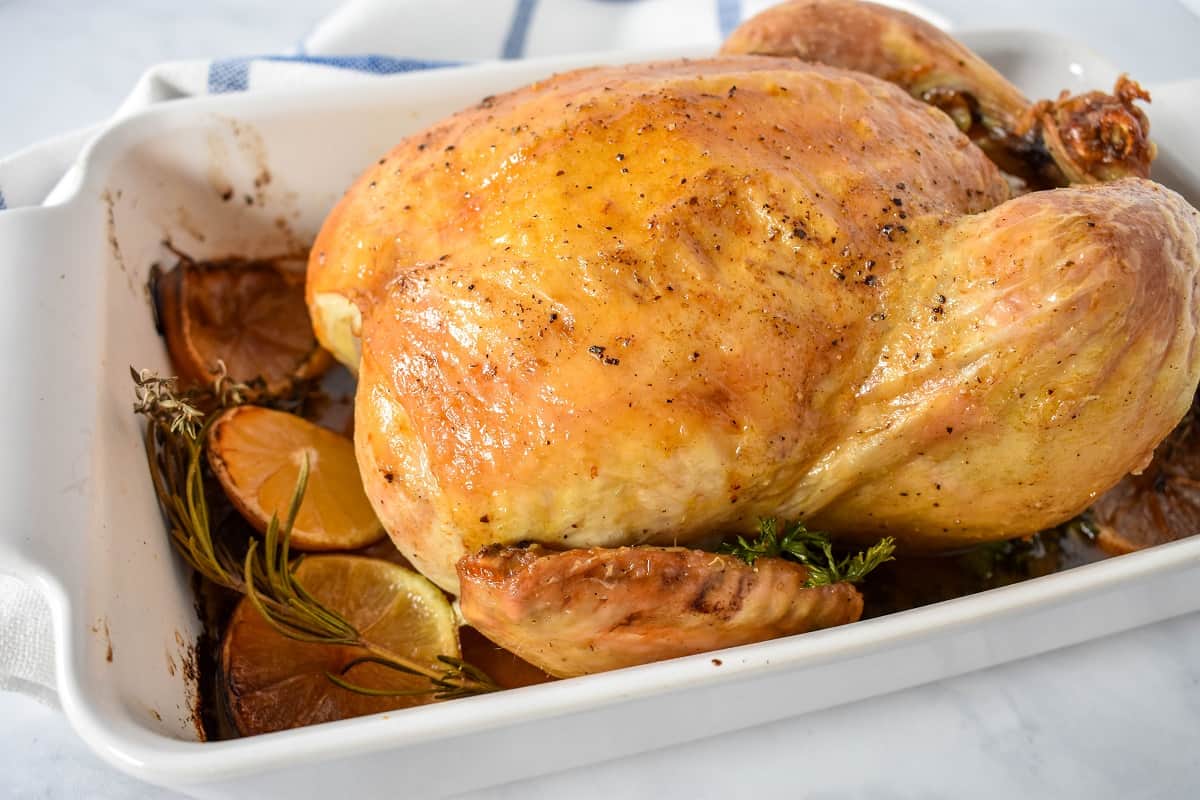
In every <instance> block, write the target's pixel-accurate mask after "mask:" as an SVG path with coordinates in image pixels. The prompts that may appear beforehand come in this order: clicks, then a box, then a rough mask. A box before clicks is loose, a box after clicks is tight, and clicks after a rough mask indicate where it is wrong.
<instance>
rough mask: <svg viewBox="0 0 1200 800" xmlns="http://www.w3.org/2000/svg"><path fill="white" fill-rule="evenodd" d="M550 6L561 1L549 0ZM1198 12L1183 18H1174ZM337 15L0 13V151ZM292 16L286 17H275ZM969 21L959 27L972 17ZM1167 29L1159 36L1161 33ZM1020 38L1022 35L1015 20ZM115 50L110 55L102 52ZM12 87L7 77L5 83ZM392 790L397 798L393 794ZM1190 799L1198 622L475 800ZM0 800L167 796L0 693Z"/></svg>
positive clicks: (216, 5)
mask: <svg viewBox="0 0 1200 800" xmlns="http://www.w3.org/2000/svg"><path fill="white" fill-rule="evenodd" d="M545 1H546V2H554V0H545ZM1189 4H1190V5H1191V6H1192V7H1195V3H1191V2H1189V3H1185V4H1184V5H1189ZM335 5H337V4H336V2H335V1H334V0H289V2H287V3H286V4H285V3H283V2H282V0H279V1H278V2H275V3H271V2H267V0H254V1H253V2H240V1H239V0H203V2H194V0H192V1H191V2H181V1H178V0H169V1H167V0H110V2H106V3H89V2H84V1H83V0H0V71H2V73H3V74H4V75H5V76H6V78H5V80H4V81H3V83H2V84H0V106H2V107H3V108H4V109H6V112H7V113H6V114H5V121H4V124H3V125H0V154H7V153H10V152H12V151H14V150H16V149H18V148H20V147H23V146H25V145H28V144H30V143H32V142H34V141H37V140H39V139H42V138H44V137H46V136H49V135H52V134H55V133H59V132H62V131H64V130H67V129H71V128H76V127H80V126H82V125H85V124H88V123H91V122H94V121H96V120H98V119H101V118H103V117H104V116H106V115H107V114H108V113H110V112H111V111H112V109H114V108H115V107H116V105H117V104H118V103H119V102H120V100H121V98H122V97H123V96H124V94H125V93H126V92H127V91H128V89H129V88H130V87H131V86H132V85H133V83H134V81H135V80H136V78H137V76H138V75H139V74H140V73H141V72H142V71H143V70H144V69H145V68H146V67H147V66H149V65H151V64H153V63H155V62H159V61H164V60H172V59H179V58H191V57H219V56H231V55H243V54H247V53H264V52H280V51H286V50H288V49H289V48H290V47H291V46H292V44H293V43H295V42H296V41H298V40H299V39H300V38H301V37H303V35H304V34H305V33H306V32H307V31H308V30H310V29H311V28H312V26H313V25H314V24H315V22H316V21H317V20H318V19H320V18H321V17H322V16H324V15H325V14H327V13H328V12H329V11H330V10H331V9H332V8H333V7H334V6H335ZM925 5H927V6H930V7H932V8H934V9H936V10H937V11H939V12H941V13H943V14H945V15H946V16H947V17H949V18H951V19H952V20H955V21H958V22H962V23H964V24H967V25H978V26H991V27H995V26H1002V27H1014V26H1016V23H1015V22H1014V20H1021V19H1036V20H1037V22H1036V26H1037V27H1042V28H1045V29H1049V30H1054V31H1056V32H1059V33H1063V34H1067V35H1072V36H1074V37H1075V38H1078V39H1082V40H1085V41H1089V42H1092V43H1093V46H1094V47H1095V48H1096V49H1097V50H1099V51H1100V52H1101V53H1103V54H1104V55H1105V56H1107V57H1108V58H1109V59H1110V60H1111V61H1112V62H1113V63H1117V64H1120V65H1121V66H1122V67H1125V68H1128V69H1130V70H1131V71H1135V73H1136V74H1137V75H1138V77H1143V78H1145V79H1147V80H1149V81H1155V80H1166V79H1170V78H1174V77H1190V76H1196V75H1200V49H1198V48H1196V47H1194V46H1187V42H1189V41H1190V42H1195V41H1197V40H1200V17H1193V16H1191V15H1190V14H1187V13H1181V12H1183V10H1184V6H1183V5H1180V4H1178V3H1174V2H1168V0H1161V2H1155V3H1151V4H1147V7H1146V8H1145V9H1140V10H1139V11H1138V15H1137V16H1138V18H1137V19H1130V18H1129V16H1128V13H1127V10H1124V11H1122V12H1121V13H1122V20H1123V21H1122V23H1121V25H1119V26H1118V25H1114V24H1112V15H1111V14H1105V13H1104V11H1105V9H1107V10H1108V11H1110V12H1113V13H1117V11H1118V9H1120V8H1121V7H1120V6H1118V5H1117V4H1116V3H1104V2H1099V1H1098V0H1087V1H1086V2H1085V0H1067V1H1066V2H1056V3H1044V2H1034V0H1015V2H1010V3H1005V4H998V3H992V4H987V3H969V2H966V0H926V2H925ZM283 9H286V12H285V11H284V10H283ZM964 15H966V17H967V19H965V20H964V18H963V17H964ZM1166 19H1170V20H1172V22H1171V24H1169V25H1163V24H1161V23H1162V21H1163V20H1166ZM1026 26H1028V25H1026ZM114 42H119V43H120V45H119V46H114ZM17 76H19V77H17ZM397 789H398V792H397V793H398V794H402V789H403V785H402V783H398V785H397ZM1198 791H1200V614H1192V615H1188V616H1185V617H1181V618H1178V619H1175V620H1170V621H1167V622H1163V623H1160V624H1157V625H1153V626H1149V627H1146V628H1142V629H1139V630H1136V631H1131V632H1128V633H1125V634H1121V635H1117V636H1113V637H1109V638H1106V639H1101V640H1098V641H1095V642H1091V643H1088V644H1084V645H1080V646H1077V647H1072V648H1068V649H1065V650H1060V651H1057V652H1053V653H1049V654H1046V655H1042V656H1039V657H1036V658H1032V659H1027V660H1025V661H1021V662H1016V663H1013V664H1009V665H1005V666H1001V667H997V668H993V669H989V670H985V671H982V672H977V673H974V674H971V675H966V676H963V677H959V678H955V679H951V680H946V681H941V682H938V683H934V684H930V685H927V686H923V687H918V688H915V689H910V690H907V691H903V692H898V693H894V694H891V695H887V696H885V697H881V698H876V699H873V700H869V701H863V702H860V703H855V704H851V705H846V706H842V707H839V708H835V709H830V710H827V711H823V712H818V713H813V714H808V715H804V716H802V717H797V718H794V719H790V720H786V721H783V722H779V723H775V724H772V725H766V726H762V727H758V728H754V729H751V730H748V731H743V732H741V733H738V734H736V735H732V736H726V737H720V738H714V739H709V740H703V741H700V742H695V743H692V744H687V745H681V746H676V747H670V748H666V749H663V750H658V751H654V752H650V753H645V754H643V755H640V756H637V757H634V758H628V759H622V760H620V761H615V762H609V763H605V764H601V765H597V766H593V767H587V768H581V769H576V770H571V771H568V772H562V773H558V774H553V775H550V776H547V777H543V778H538V779H534V780H531V781H525V782H521V783H519V784H512V785H509V786H505V787H500V788H496V789H492V790H489V791H486V792H480V793H477V794H475V795H472V796H473V797H503V798H508V797H511V798H541V797H545V798H563V797H571V798H591V797H595V798H600V797H604V798H612V797H629V798H642V797H644V798H659V797H683V796H687V797H701V798H703V797H743V796H753V795H757V796H763V797H777V796H789V797H791V796H806V797H813V798H856V797H864V798H910V797H911V798H936V797H946V798H960V797H982V798H990V797H995V798H1010V797H1054V798H1092V797H1139V798H1178V797H1188V796H1194V795H1196V794H1197V792H1198ZM0 796H5V797H22V798H23V797H39V798H76V797H99V798H134V797H138V798H143V797H175V796H177V795H174V794H172V793H169V792H165V791H163V790H159V789H156V788H154V787H151V786H148V785H146V784H143V783H141V782H139V781H136V780H134V779H132V778H129V777H127V776H125V775H123V774H121V773H119V772H117V771H116V770H115V769H113V768H111V767H109V766H108V765H106V764H105V763H103V762H102V761H101V760H100V759H99V758H98V757H97V756H95V755H94V754H92V753H91V752H90V751H88V749H87V748H86V746H85V745H84V744H83V743H82V742H81V741H80V740H79V739H78V738H77V737H76V736H75V734H74V733H73V732H72V731H71V729H70V727H69V725H68V724H67V722H66V720H65V719H64V718H63V717H62V715H61V714H60V713H59V712H58V711H56V710H53V709H50V708H47V707H45V706H42V705H40V704H38V703H36V702H34V701H32V700H29V699H27V698H25V697H22V696H20V695H15V694H4V693H0Z"/></svg>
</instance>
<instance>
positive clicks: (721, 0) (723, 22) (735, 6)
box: [717, 0, 742, 39]
mask: <svg viewBox="0 0 1200 800" xmlns="http://www.w3.org/2000/svg"><path fill="white" fill-rule="evenodd" d="M741 21H742V0H717V26H718V27H719V28H720V29H721V38H722V39H725V38H726V37H728V36H729V34H731V33H733V29H734V28H736V27H737V25H738V23H739V22H741Z"/></svg>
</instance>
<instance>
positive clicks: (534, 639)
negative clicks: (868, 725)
mask: <svg viewBox="0 0 1200 800" xmlns="http://www.w3.org/2000/svg"><path fill="white" fill-rule="evenodd" d="M458 575H459V581H460V585H461V587H462V595H461V597H460V598H459V601H460V603H461V605H462V611H463V616H464V617H466V618H467V619H468V620H470V621H471V624H472V625H473V626H475V627H476V628H478V629H479V630H480V631H482V632H483V633H484V634H486V635H487V636H488V638H490V639H492V641H494V642H496V643H497V644H499V645H500V646H502V647H504V648H505V649H506V650H510V651H512V652H514V653H516V654H517V655H519V656H520V657H521V658H523V659H525V660H526V661H528V662H530V663H531V664H535V665H537V666H538V667H540V668H541V669H543V670H545V671H546V672H549V673H550V674H551V675H554V676H557V677H560V678H569V677H572V676H575V675H584V674H589V673H593V672H602V671H604V670H610V669H618V668H620V667H629V666H634V665H636V664H648V663H650V662H652V661H662V660H665V659H668V658H678V657H679V656H686V655H692V654H693V653H704V652H707V651H709V650H719V649H721V648H725V647H734V646H737V645H741V644H750V643H753V642H761V641H765V640H767V639H776V638H779V637H781V636H790V635H792V634H796V633H807V632H809V631H813V630H819V629H821V628H830V627H833V626H835V625H843V624H845V623H848V622H855V621H857V620H858V618H859V617H860V616H861V615H862V607H863V599H862V595H861V594H859V593H858V590H857V589H855V588H854V587H853V586H851V585H850V584H849V583H835V584H832V585H826V586H816V587H812V588H806V587H805V583H806V581H807V580H808V575H809V573H808V569H807V568H806V567H804V566H801V565H800V564H796V563H793V562H791V561H783V560H781V559H778V558H760V559H759V560H758V561H756V562H755V563H754V566H750V565H749V564H747V563H745V562H744V561H741V560H739V559H737V558H734V557H733V556H726V555H715V554H713V553H706V552H703V551H700V550H687V549H685V548H682V547H619V548H611V549H586V550H568V551H566V552H562V553H556V552H553V551H550V550H546V549H545V548H543V547H539V546H537V545H535V546H533V547H530V548H504V547H493V548H485V549H484V550H483V551H482V552H480V553H477V554H475V555H473V556H468V557H467V558H464V559H463V560H462V561H460V562H459V563H458Z"/></svg>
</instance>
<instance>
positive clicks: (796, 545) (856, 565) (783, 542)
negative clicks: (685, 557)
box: [720, 518, 896, 588]
mask: <svg viewBox="0 0 1200 800" xmlns="http://www.w3.org/2000/svg"><path fill="white" fill-rule="evenodd" d="M895 550H896V542H895V540H894V539H892V537H890V536H885V537H884V538H882V539H880V540H879V541H878V542H877V543H876V544H874V545H873V546H871V547H870V548H868V549H867V550H865V551H860V552H858V553H855V554H854V555H848V556H845V557H844V558H842V559H840V560H839V559H838V558H837V557H836V556H835V555H834V553H833V543H832V542H831V541H830V540H829V536H828V534H825V533H821V532H820V531H810V530H809V529H808V528H806V527H805V526H804V523H802V522H797V523H795V524H794V525H792V527H791V529H790V530H788V531H787V532H785V533H784V534H783V535H782V536H781V535H780V534H779V524H778V522H777V521H776V520H775V519H774V518H770V519H762V520H759V522H758V537H757V538H756V539H754V540H753V541H747V540H746V538H745V537H742V536H739V537H737V540H736V541H733V542H726V543H725V544H723V545H721V548H720V552H722V553H727V554H729V555H733V556H737V557H738V558H740V559H742V560H743V561H745V562H746V563H747V564H753V563H754V562H755V561H757V560H758V559H760V558H790V559H791V560H793V561H798V562H800V563H801V564H803V565H804V566H806V567H808V580H807V581H806V582H805V584H804V585H805V586H807V587H809V588H811V587H813V586H826V585H828V584H831V583H840V582H843V581H845V582H847V583H858V582H860V581H862V579H863V578H865V577H867V573H869V572H870V571H871V570H873V569H875V568H876V567H878V566H879V565H880V564H883V563H885V562H887V561H892V560H893V558H892V553H893V552H895Z"/></svg>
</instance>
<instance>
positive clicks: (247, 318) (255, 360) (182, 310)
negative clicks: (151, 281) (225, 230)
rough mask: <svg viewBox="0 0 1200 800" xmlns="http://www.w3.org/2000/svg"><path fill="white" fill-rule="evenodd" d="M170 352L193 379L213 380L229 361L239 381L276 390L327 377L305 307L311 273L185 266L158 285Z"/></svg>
mask: <svg viewBox="0 0 1200 800" xmlns="http://www.w3.org/2000/svg"><path fill="white" fill-rule="evenodd" d="M157 294H158V301H159V311H160V314H161V323H162V327H163V334H164V336H165V337H166V340H167V351H168V352H169V353H170V355H171V361H172V362H173V364H174V365H175V369H176V371H177V372H178V374H179V376H180V377H181V378H183V379H184V380H185V381H186V382H191V383H199V384H204V383H208V382H209V381H210V380H211V379H212V376H213V374H215V372H216V371H217V362H218V361H222V362H224V364H225V368H226V370H227V371H228V374H229V376H230V377H231V378H233V379H234V380H236V381H239V382H242V383H252V382H254V381H259V380H261V381H262V383H263V385H264V386H265V388H266V390H267V391H268V392H270V393H279V392H283V391H286V390H287V389H288V388H290V387H291V385H292V384H293V383H294V382H295V381H297V380H304V379H308V378H314V377H316V376H318V375H320V374H321V373H322V372H324V371H325V370H326V369H328V367H329V366H330V364H331V363H332V359H331V358H330V356H329V354H328V353H327V352H325V351H324V350H322V349H321V348H320V346H319V345H318V344H317V339H316V336H315V335H314V334H313V331H312V324H311V323H310V322H309V318H308V309H307V307H306V306H305V303H304V275H303V272H299V273H298V274H294V273H293V272H292V271H290V270H288V269H285V268H283V267H282V266H279V265H277V264H275V263H274V262H267V261H237V260H226V261H214V262H211V263H198V262H192V261H183V262H181V263H180V264H179V265H178V266H177V267H175V268H174V269H172V270H171V271H170V272H168V273H166V274H164V275H163V276H162V277H161V278H160V279H159V281H158V291H157Z"/></svg>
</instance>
